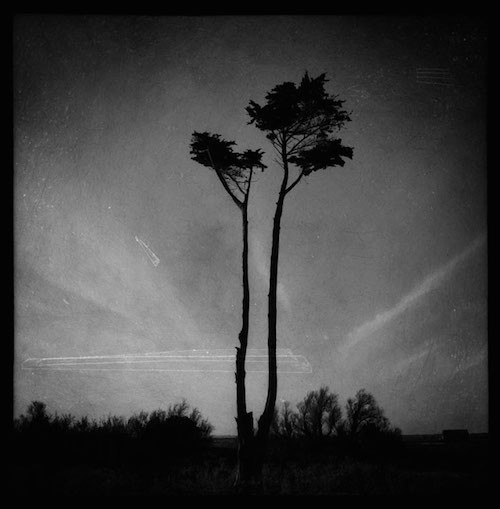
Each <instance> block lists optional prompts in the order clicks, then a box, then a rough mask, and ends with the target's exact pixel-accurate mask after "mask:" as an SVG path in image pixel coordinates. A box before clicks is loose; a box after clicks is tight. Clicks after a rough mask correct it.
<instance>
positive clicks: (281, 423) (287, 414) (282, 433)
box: [270, 401, 298, 439]
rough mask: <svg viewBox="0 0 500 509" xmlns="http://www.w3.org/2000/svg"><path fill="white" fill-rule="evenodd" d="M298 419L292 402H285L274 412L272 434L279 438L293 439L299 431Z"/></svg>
mask: <svg viewBox="0 0 500 509" xmlns="http://www.w3.org/2000/svg"><path fill="white" fill-rule="evenodd" d="M297 417H298V416H297V413H296V412H295V411H294V410H293V409H292V406H291V404H290V402H289V401H285V402H284V403H283V405H282V406H281V407H280V408H275V410H274V418H273V422H272V425H271V431H270V432H271V434H272V435H274V436H276V437H279V438H288V439H289V438H293V437H294V436H295V435H296V431H297Z"/></svg>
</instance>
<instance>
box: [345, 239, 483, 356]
mask: <svg viewBox="0 0 500 509" xmlns="http://www.w3.org/2000/svg"><path fill="white" fill-rule="evenodd" d="M485 242H486V234H482V235H480V236H479V237H477V238H476V239H475V240H474V241H473V242H472V243H471V244H469V245H468V246H467V247H466V248H465V249H464V250H463V251H462V252H460V253H458V254H457V255H456V256H454V257H453V258H452V259H451V260H450V261H449V262H448V263H446V264H444V265H442V266H441V267H439V268H438V269H437V270H435V271H434V272H432V273H431V274H429V275H428V276H427V277H426V278H425V279H424V280H423V281H421V282H420V283H419V284H418V285H416V286H415V287H414V288H413V289H412V290H411V291H410V292H408V293H407V294H406V295H404V296H403V297H402V298H401V299H400V300H399V302H398V303H397V304H396V305H395V306H393V307H392V308H390V309H386V310H385V311H382V312H380V313H377V314H376V315H375V317H373V318H371V319H370V320H368V321H366V322H365V323H363V324H361V325H359V326H358V327H356V328H354V329H353V330H352V331H351V332H350V333H349V334H348V335H347V340H346V343H345V344H344V345H343V347H342V349H343V351H344V353H347V352H348V350H349V349H351V348H352V347H353V346H354V345H357V344H358V343H360V342H362V341H366V340H368V339H370V336H371V335H372V334H373V333H374V332H376V331H377V330H379V329H380V328H382V327H383V326H385V325H387V324H388V323H390V322H391V321H392V320H394V319H395V318H396V317H397V316H399V315H400V314H401V313H403V312H404V311H406V310H407V309H408V308H410V307H411V306H413V305H415V304H416V303H417V302H418V301H419V300H420V299H421V298H422V297H424V296H425V295H427V294H428V293H429V292H430V291H432V290H434V289H435V288H437V287H438V286H440V285H441V284H442V283H443V282H444V281H445V280H446V279H447V278H448V277H449V276H450V275H451V274H452V272H453V271H454V270H455V269H456V268H457V267H458V266H459V265H460V264H461V263H462V262H463V261H465V260H466V259H467V258H469V257H470V256H472V255H473V254H474V253H475V252H476V251H477V250H479V249H480V248H481V247H482V246H483V244H484V243H485Z"/></svg>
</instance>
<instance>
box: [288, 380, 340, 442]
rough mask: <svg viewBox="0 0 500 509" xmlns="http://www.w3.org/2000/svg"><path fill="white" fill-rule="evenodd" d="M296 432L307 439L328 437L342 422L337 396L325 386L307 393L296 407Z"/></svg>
mask: <svg viewBox="0 0 500 509" xmlns="http://www.w3.org/2000/svg"><path fill="white" fill-rule="evenodd" d="M297 408H298V416H297V418H296V428H297V431H298V432H299V433H300V434H301V435H304V436H306V437H309V438H322V437H325V436H330V435H332V434H333V433H335V432H336V431H337V427H338V425H339V424H340V422H341V421H342V409H341V408H340V405H339V402H338V396H337V395H336V394H333V393H331V392H330V389H329V388H328V387H326V386H324V387H321V388H320V389H319V390H318V391H311V392H309V393H308V394H307V395H306V397H305V398H304V399H303V400H302V401H301V402H300V403H299V404H298V405H297Z"/></svg>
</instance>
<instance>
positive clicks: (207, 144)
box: [191, 132, 266, 481]
mask: <svg viewBox="0 0 500 509" xmlns="http://www.w3.org/2000/svg"><path fill="white" fill-rule="evenodd" d="M234 145H235V142H233V141H226V140H224V139H222V138H221V136H220V135H219V134H210V133H207V132H203V133H198V132H194V133H193V135H192V139H191V156H192V159H193V160H194V161H196V162H198V163H200V164H202V165H203V166H206V167H208V168H211V169H212V170H214V171H215V173H216V175H217V177H218V178H219V180H220V182H221V184H222V186H223V187H224V189H225V190H226V192H227V193H228V194H229V196H230V197H231V199H232V200H233V202H234V203H235V204H236V206H237V207H238V208H239V210H240V211H241V218H242V230H243V252H242V273H243V277H242V279H243V302H242V325H241V331H240V333H239V343H240V346H239V347H236V374H235V376H236V408H237V417H236V423H237V429H238V469H237V481H240V480H246V479H247V478H248V477H251V473H252V471H253V468H252V461H251V459H252V453H251V450H252V444H253V438H254V429H253V414H252V412H247V405H246V387H245V376H246V373H245V360H246V353H247V347H248V332H249V314H250V286H249V280H248V203H249V197H250V189H251V185H252V177H253V172H254V169H256V168H260V169H261V170H264V168H266V166H265V165H264V164H263V163H262V155H263V153H262V151H260V150H246V151H245V152H243V153H238V152H235V151H234V150H233V146H234Z"/></svg>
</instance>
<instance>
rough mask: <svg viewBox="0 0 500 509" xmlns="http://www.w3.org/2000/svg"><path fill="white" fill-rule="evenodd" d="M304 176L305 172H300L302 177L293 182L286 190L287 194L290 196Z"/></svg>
mask: <svg viewBox="0 0 500 509" xmlns="http://www.w3.org/2000/svg"><path fill="white" fill-rule="evenodd" d="M303 175H304V170H302V171H301V172H300V175H299V176H298V177H297V178H296V179H295V181H294V182H292V183H291V184H290V185H289V186H288V187H287V188H286V189H285V194H288V193H289V192H290V191H291V190H292V189H293V188H294V187H295V186H296V185H297V184H298V183H299V181H300V179H301V178H302V177H303Z"/></svg>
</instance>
